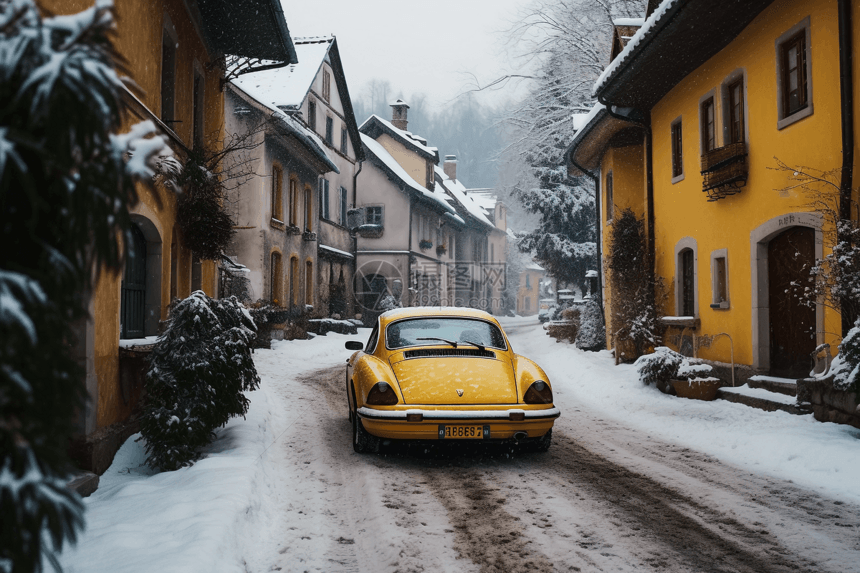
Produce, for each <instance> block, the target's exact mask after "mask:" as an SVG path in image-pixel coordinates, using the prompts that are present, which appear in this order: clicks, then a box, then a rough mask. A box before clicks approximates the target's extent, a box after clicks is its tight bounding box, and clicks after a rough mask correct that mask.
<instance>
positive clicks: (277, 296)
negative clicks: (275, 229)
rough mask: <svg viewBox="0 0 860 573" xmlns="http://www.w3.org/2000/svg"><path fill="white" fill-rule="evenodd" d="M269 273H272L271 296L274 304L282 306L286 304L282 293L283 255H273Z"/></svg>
mask: <svg viewBox="0 0 860 573" xmlns="http://www.w3.org/2000/svg"><path fill="white" fill-rule="evenodd" d="M271 263H272V264H271V267H270V269H269V272H270V273H271V277H270V279H269V295H270V299H271V301H272V303H273V304H275V305H278V306H280V305H282V304H283V303H284V296H283V293H282V292H281V284H282V279H281V277H282V276H283V269H282V267H281V253H277V252H275V253H272V261H271Z"/></svg>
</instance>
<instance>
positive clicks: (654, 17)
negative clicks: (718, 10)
mask: <svg viewBox="0 0 860 573" xmlns="http://www.w3.org/2000/svg"><path fill="white" fill-rule="evenodd" d="M679 1H680V0H663V1H662V2H660V5H659V6H658V7H657V9H655V10H654V12H653V13H652V14H651V15H650V16H649V17H648V19H647V20H645V22H643V23H642V27H641V28H639V29H638V30H636V33H635V34H633V37H632V38H630V41H629V42H627V45H626V46H624V49H623V50H621V53H620V54H618V56H617V57H616V58H615V59H614V60H612V61H611V62H609V65H608V66H606V69H605V70H603V73H602V74H600V77H599V78H597V81H596V82H595V83H594V88H593V89H592V95H595V96H596V95H597V92H598V91H599V90H600V88H602V87H603V86H604V85H606V82H607V81H608V80H609V79H610V78H611V77H612V76H613V75H614V74H615V72H616V71H617V70H618V68H619V67H621V64H622V63H624V61H625V60H627V59H628V58H629V57H630V54H632V53H633V52H634V51H635V50H636V49H637V48H638V47H639V46H640V45H641V44H642V43H643V41H644V40H645V39H646V38H648V37H649V36H651V35H652V33H653V32H655V31H656V29H655V26H656V24H657V22H659V21H660V20H661V19H662V18H663V16H665V15H666V12H668V10H669V8H671V7H672V6H673V5H675V4H676V3H678V2H679Z"/></svg>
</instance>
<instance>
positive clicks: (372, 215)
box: [364, 205, 384, 227]
mask: <svg viewBox="0 0 860 573" xmlns="http://www.w3.org/2000/svg"><path fill="white" fill-rule="evenodd" d="M364 213H365V215H364V222H365V223H366V224H367V225H379V226H380V227H381V226H382V225H383V218H384V217H383V207H382V205H372V206H370V207H365V208H364Z"/></svg>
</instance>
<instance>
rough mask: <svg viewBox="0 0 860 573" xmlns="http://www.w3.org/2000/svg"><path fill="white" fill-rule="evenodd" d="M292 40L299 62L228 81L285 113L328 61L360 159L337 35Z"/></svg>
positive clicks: (298, 104) (294, 106)
mask: <svg viewBox="0 0 860 573" xmlns="http://www.w3.org/2000/svg"><path fill="white" fill-rule="evenodd" d="M294 42H295V47H296V53H297V55H298V58H299V63H297V64H291V65H289V66H285V67H282V68H275V69H270V70H263V71H259V72H252V73H248V74H243V75H241V76H239V77H238V78H236V79H234V80H231V82H232V83H233V84H235V85H236V86H238V87H240V88H241V89H242V90H243V91H245V92H246V93H248V94H249V95H251V96H252V97H253V98H254V99H256V100H257V101H259V102H261V103H263V104H264V105H266V106H268V107H270V108H277V109H278V110H280V111H282V112H285V113H287V114H289V113H290V112H294V111H297V110H299V109H301V107H302V104H303V103H304V101H305V99H306V98H307V97H308V94H309V93H310V90H311V85H313V83H314V80H315V79H316V77H317V76H318V75H319V73H320V70H321V69H322V66H323V62H325V61H328V62H329V65H331V69H332V72H333V73H334V79H335V83H336V85H337V91H338V93H339V94H340V102H341V104H342V105H343V111H344V117H345V118H346V128H347V131H348V132H349V138H350V140H351V141H352V142H353V149H354V150H355V155H356V159H358V160H359V161H362V160H363V159H364V152H363V150H362V145H361V138H360V137H359V135H358V124H357V122H356V121H355V112H354V111H353V108H352V100H351V99H350V97H349V88H348V87H347V83H346V76H345V75H344V72H343V64H342V62H341V59H340V51H339V50H338V47H337V38H335V37H334V36H312V37H303V38H295V39H294Z"/></svg>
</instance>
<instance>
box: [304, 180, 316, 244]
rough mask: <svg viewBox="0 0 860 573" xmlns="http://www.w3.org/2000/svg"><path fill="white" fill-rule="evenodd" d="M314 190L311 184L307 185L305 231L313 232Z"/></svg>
mask: <svg viewBox="0 0 860 573" xmlns="http://www.w3.org/2000/svg"><path fill="white" fill-rule="evenodd" d="M313 196H314V190H313V189H311V186H310V185H305V231H307V232H309V233H312V232H313V230H314V199H313Z"/></svg>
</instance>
